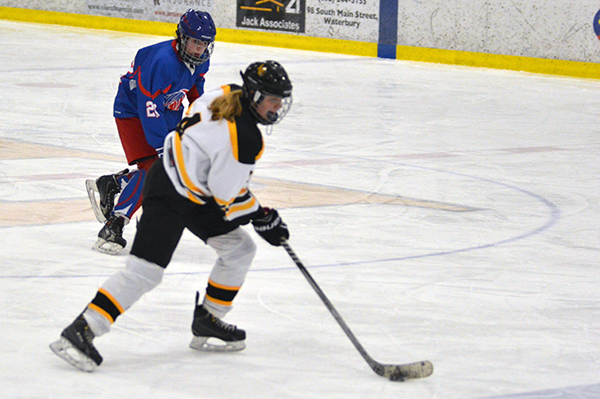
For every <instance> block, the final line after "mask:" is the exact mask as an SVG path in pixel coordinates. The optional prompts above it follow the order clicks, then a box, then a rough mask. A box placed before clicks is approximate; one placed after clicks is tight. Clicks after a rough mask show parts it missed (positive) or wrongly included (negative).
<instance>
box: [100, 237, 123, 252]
mask: <svg viewBox="0 0 600 399" xmlns="http://www.w3.org/2000/svg"><path fill="white" fill-rule="evenodd" d="M92 249H93V250H96V251H98V252H102V253H104V254H109V255H118V254H119V252H121V250H122V249H123V247H122V246H120V245H119V244H117V243H116V242H109V241H106V240H105V239H103V238H98V241H96V243H95V244H94V246H93V247H92Z"/></svg>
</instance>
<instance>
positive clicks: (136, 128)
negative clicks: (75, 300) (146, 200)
mask: <svg viewBox="0 0 600 399" xmlns="http://www.w3.org/2000/svg"><path fill="white" fill-rule="evenodd" d="M176 36H177V37H176V38H175V39H174V40H168V41H164V42H160V43H157V44H154V45H151V46H148V47H145V48H142V49H140V50H139V51H138V52H137V54H136V56H135V59H134V61H133V63H132V64H131V69H130V70H129V71H128V72H127V73H126V74H125V75H123V76H122V77H121V81H120V84H119V89H118V91H117V95H116V98H115V102H114V117H115V120H116V124H117V129H118V131H119V138H120V139H121V143H122V145H123V149H124V150H125V155H126V157H127V162H128V163H129V165H135V166H136V168H135V169H133V171H131V172H130V171H129V170H127V169H126V170H124V171H122V172H119V173H116V174H113V175H106V176H101V177H99V178H98V179H96V180H87V181H86V187H87V190H88V195H89V197H90V202H91V203H92V208H93V209H94V213H95V214H96V217H97V218H98V220H99V221H100V222H104V227H102V229H101V230H100V232H99V233H98V240H97V242H96V243H95V244H94V246H93V248H94V249H96V250H98V251H101V252H105V253H109V254H117V253H118V252H119V251H120V250H121V249H123V248H124V247H125V246H126V245H127V242H126V241H125V239H124V238H123V228H124V226H125V225H126V224H127V223H129V220H130V219H131V217H132V216H133V214H134V213H135V212H136V211H137V210H138V209H139V208H140V206H141V203H142V187H143V184H144V180H145V176H146V173H147V171H148V170H149V169H150V166H151V165H152V164H153V163H154V162H155V161H156V160H157V159H159V157H160V156H161V155H162V149H163V143H164V139H165V137H166V136H167V134H168V133H169V132H170V131H172V130H174V129H175V127H176V126H177V123H179V121H180V120H181V116H182V113H183V109H184V105H183V104H182V103H183V101H184V98H185V97H187V99H188V101H189V103H192V102H193V101H194V100H195V99H196V98H198V97H200V95H202V93H203V92H204V75H205V74H206V72H208V69H209V67H210V61H209V59H210V56H211V54H212V51H213V46H214V40H215V36H216V28H215V24H214V21H213V19H212V17H211V16H210V14H209V13H207V12H203V11H197V10H193V9H190V10H188V11H187V12H186V13H185V14H183V15H182V16H181V18H180V20H179V23H178V25H177V31H176ZM119 193H120V195H119V197H118V199H117V201H116V205H115V203H114V202H115V197H116V196H117V195H118V194H119Z"/></svg>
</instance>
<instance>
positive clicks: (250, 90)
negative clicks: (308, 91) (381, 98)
mask: <svg viewBox="0 0 600 399" xmlns="http://www.w3.org/2000/svg"><path fill="white" fill-rule="evenodd" d="M242 80H243V85H242V86H241V87H240V86H238V85H235V84H229V85H224V86H222V87H220V88H218V89H216V90H213V91H209V92H206V93H205V94H204V95H202V96H201V97H200V98H199V99H198V100H196V101H195V102H194V103H193V104H192V105H191V106H190V107H189V108H188V110H187V112H186V114H185V115H184V118H183V119H182V120H181V122H180V123H179V125H178V127H177V129H176V130H175V131H173V132H171V133H170V134H169V135H168V136H167V138H166V140H165V146H164V154H163V157H162V160H161V161H159V162H155V163H154V165H152V167H151V168H150V170H149V172H148V175H147V177H146V183H145V185H144V193H143V194H144V200H143V207H144V212H143V214H142V217H141V219H140V221H139V224H138V227H137V233H136V235H135V238H134V242H133V245H132V247H131V252H130V254H129V255H128V257H127V259H126V262H125V268H124V269H123V270H121V271H119V272H117V273H115V274H114V275H113V276H112V277H110V278H109V279H108V280H107V281H106V282H105V283H104V284H102V286H101V287H100V288H99V289H98V292H97V293H96V296H95V297H94V298H93V299H92V301H91V302H90V303H89V304H88V305H87V306H86V307H85V309H84V310H83V312H82V313H81V314H80V315H79V316H78V317H76V318H75V321H73V323H72V324H70V325H69V326H68V327H67V328H65V329H64V330H63V332H62V334H61V337H60V339H59V340H58V341H56V342H54V343H52V344H51V345H50V348H51V349H52V351H54V353H56V354H57V355H58V356H60V357H61V358H63V359H64V360H66V361H67V362H69V363H70V364H72V365H73V366H75V367H77V368H79V369H81V370H84V371H93V370H94V369H95V368H96V367H97V366H98V365H100V363H101V362H102V357H101V356H100V354H99V353H98V351H97V349H96V347H95V346H94V344H93V341H94V339H95V338H96V337H99V336H101V335H103V334H106V333H107V332H108V331H109V330H110V328H111V325H112V324H113V323H114V322H115V321H116V320H117V318H118V317H119V316H120V315H121V314H122V313H123V312H125V311H126V310H127V309H129V308H130V307H131V306H132V305H133V304H134V303H135V302H137V301H138V299H140V297H141V296H142V295H144V294H145V293H146V292H148V291H150V290H152V289H153V288H155V287H156V286H157V285H158V284H159V283H160V282H161V280H162V279H163V275H164V271H165V268H166V267H167V266H168V264H169V262H170V261H171V257H172V255H173V253H174V251H175V248H176V247H177V244H178V243H179V240H180V238H181V235H182V233H183V231H184V229H186V228H187V229H188V230H189V231H191V232H192V233H193V234H194V235H196V236H197V237H198V238H200V239H201V240H202V241H204V242H205V243H206V244H208V245H209V246H210V247H212V248H213V249H214V250H215V252H216V253H217V260H216V262H215V264H214V266H213V268H212V270H211V273H210V276H209V279H208V284H207V287H206V291H205V294H204V296H203V298H202V301H200V294H199V293H196V302H195V308H194V312H193V321H192V341H191V343H190V346H191V347H192V348H193V349H197V350H206V351H237V350H242V349H244V347H245V339H246V332H245V331H244V330H242V329H239V328H237V327H236V326H233V325H231V324H228V323H226V322H224V321H223V320H222V319H223V317H224V316H225V314H226V313H227V312H228V311H230V310H231V307H232V304H233V300H234V298H235V296H236V294H237V293H238V291H239V290H240V288H241V287H242V284H243V283H244V279H245V277H246V273H247V272H248V269H249V268H250V265H251V263H252V260H253V258H254V255H255V252H256V244H255V243H254V241H253V239H252V237H251V236H250V234H249V233H248V232H246V231H245V227H244V226H243V225H245V224H248V223H250V222H251V223H252V224H253V226H254V229H255V230H256V232H257V233H258V234H259V235H260V236H261V237H262V238H264V239H265V240H266V241H268V242H269V243H270V244H272V245H275V246H278V245H281V241H282V240H285V239H288V238H289V232H288V228H287V225H286V224H285V223H284V222H283V221H282V219H281V217H280V216H279V214H278V212H277V211H276V210H274V209H270V208H267V207H262V206H261V204H260V203H259V202H258V200H257V199H256V198H255V197H254V195H253V194H252V193H251V192H250V190H249V184H250V177H251V176H252V173H253V171H254V167H255V163H256V162H257V161H258V159H259V158H260V157H261V155H262V153H263V147H264V144H263V137H262V134H261V131H260V129H259V128H258V124H262V125H273V124H275V123H278V122H279V121H281V119H282V118H283V117H284V116H285V114H286V113H287V111H288V110H289V108H290V106H291V103H292V83H291V81H290V79H289V77H288V75H287V73H286V71H285V69H284V68H283V67H282V66H281V65H280V64H279V63H277V62H275V61H265V62H255V63H252V64H250V65H249V66H248V67H247V68H246V70H245V71H244V72H243V73H242ZM267 128H271V126H267ZM213 340H216V341H217V342H211V341H213Z"/></svg>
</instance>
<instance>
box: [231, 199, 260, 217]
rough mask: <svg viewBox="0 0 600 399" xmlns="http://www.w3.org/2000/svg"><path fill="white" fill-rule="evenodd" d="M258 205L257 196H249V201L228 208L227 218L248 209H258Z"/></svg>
mask: <svg viewBox="0 0 600 399" xmlns="http://www.w3.org/2000/svg"><path fill="white" fill-rule="evenodd" d="M256 205H257V202H256V198H254V197H253V196H251V197H250V198H248V201H246V202H242V203H240V204H235V205H233V206H231V207H230V208H229V209H228V210H227V213H226V216H227V218H230V216H231V215H232V214H234V213H239V212H243V211H247V210H249V209H253V208H256V209H258V207H257V206H256ZM256 209H253V210H256Z"/></svg>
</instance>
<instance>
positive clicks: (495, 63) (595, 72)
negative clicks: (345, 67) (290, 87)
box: [0, 7, 600, 79]
mask: <svg viewBox="0 0 600 399" xmlns="http://www.w3.org/2000/svg"><path fill="white" fill-rule="evenodd" d="M0 19H8V20H13V21H23V22H37V23H45V24H56V25H68V26H77V27H82V28H91V29H106V30H115V31H122V32H132V33H144V34H150V35H157V36H173V35H174V32H175V24H170V23H166V22H155V21H141V20H131V19H125V18H113V17H102V16H95V15H84V14H71V13H64V12H55V11H42V10H32V9H25V8H14V7H0ZM217 41H222V42H229V43H239V44H250V45H256V46H271V47H282V48H290V49H297V50H309V51H320V52H327V53H337V54H348V55H358V56H367V57H377V43H367V42H356V41H350V40H339V39H327V38H319V37H308V36H300V35H289V34H283V33H272V32H259V31H247V30H239V29H225V28H218V29H217ZM396 58H397V59H398V60H405V61H419V62H433V63H440V64H450V65H463V66H471V67H483V68H494V69H507V70H514V71H523V72H532V73H541V74H548V75H562V76H570V77H577V78H590V79H600V64H598V63H593V62H579V61H565V60H552V59H544V58H531V57H520V56H512V55H500V54H487V53H477V52H468V51H456V50H443V49H433V48H424V47H412V46H397V47H396Z"/></svg>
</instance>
